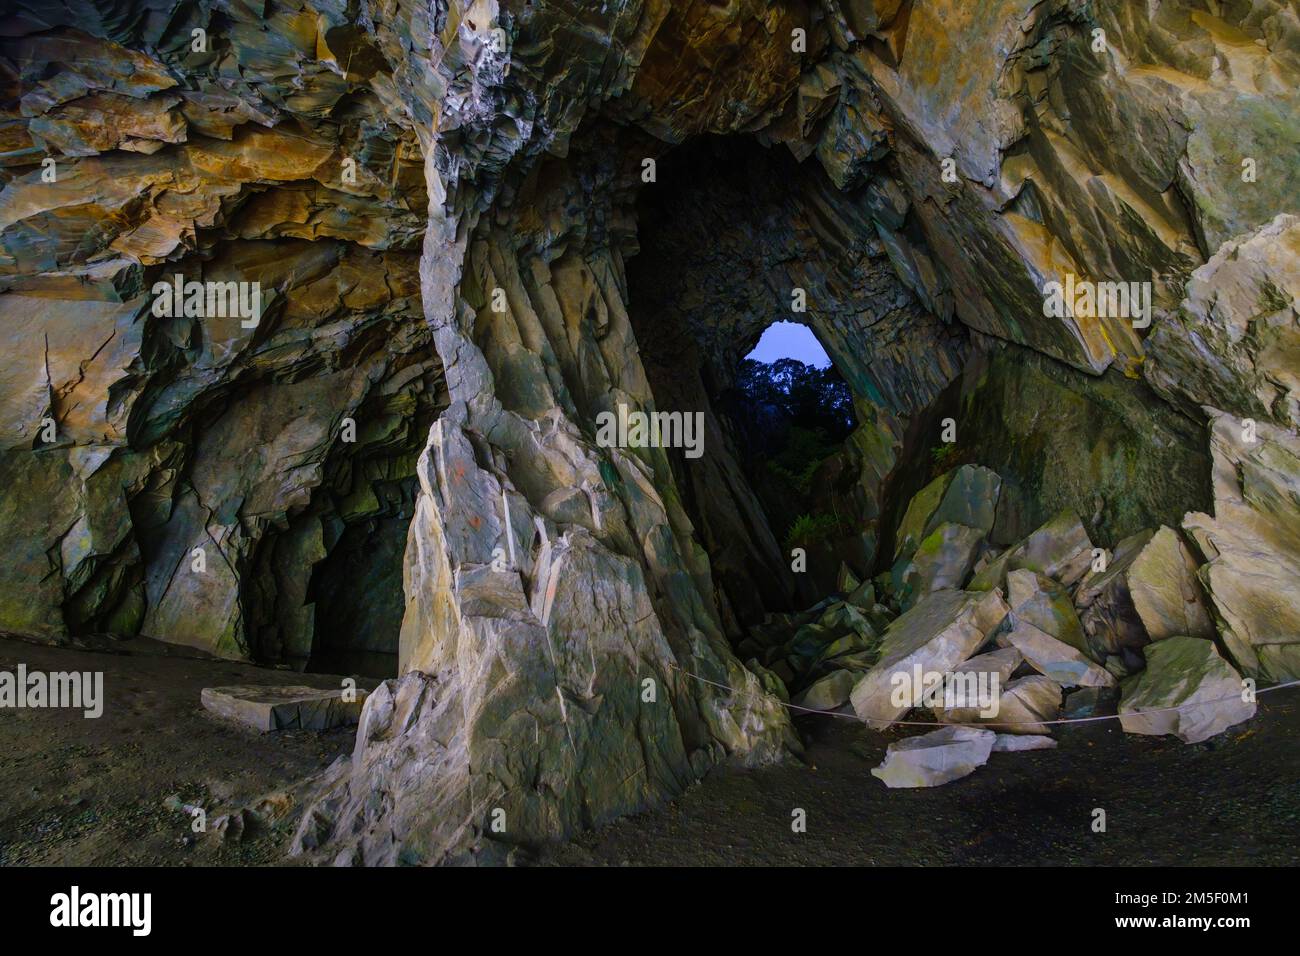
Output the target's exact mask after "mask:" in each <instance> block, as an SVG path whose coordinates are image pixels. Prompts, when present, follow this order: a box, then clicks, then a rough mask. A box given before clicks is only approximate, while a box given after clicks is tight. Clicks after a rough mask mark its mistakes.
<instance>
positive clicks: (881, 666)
mask: <svg viewBox="0 0 1300 956" xmlns="http://www.w3.org/2000/svg"><path fill="white" fill-rule="evenodd" d="M1006 613H1007V605H1006V602H1005V601H1003V600H1002V594H1001V592H1000V591H987V592H980V593H968V592H965V591H936V592H935V593H934V594H930V595H927V596H926V597H925V598H923V599H922V600H921V601H920V603H918V604H917V605H916V607H914V608H912V609H911V610H910V611H908V612H907V613H906V614H904V615H902V616H901V617H899V618H898V620H896V621H894V623H893V624H891V625H890V626H889V630H888V631H886V632H885V637H884V640H883V641H882V642H881V646H880V661H879V663H877V664H876V666H875V667H873V668H872V669H871V670H870V671H868V672H867V673H866V674H865V675H863V677H862V679H861V680H860V681H858V683H857V685H856V686H854V688H853V694H852V697H851V699H852V701H853V710H854V712H855V713H856V714H857V715H858V716H859V717H860V718H862V720H864V721H866V722H867V724H868V725H870V726H872V727H874V728H876V729H881V728H884V727H888V726H889V725H890V724H891V723H893V722H894V721H895V720H897V719H898V718H899V717H902V716H903V714H905V713H907V711H909V710H910V709H911V708H912V706H913V704H914V703H915V702H914V701H913V702H910V703H906V704H903V705H902V706H900V705H899V704H898V703H897V697H896V696H895V694H894V689H895V687H896V682H897V680H898V679H905V678H908V677H910V675H912V673H913V672H914V670H915V669H917V668H919V669H920V671H921V672H922V673H923V674H924V673H931V672H933V673H938V674H947V673H949V672H950V671H952V669H953V668H955V667H957V665H959V664H961V663H963V662H964V661H966V660H967V659H968V658H970V656H971V655H972V654H974V653H975V651H976V650H978V649H979V647H980V645H981V644H983V643H984V640H985V638H986V637H987V636H988V634H989V633H990V632H991V631H992V630H993V629H994V628H995V627H997V626H998V624H1000V623H1001V621H1002V619H1003V618H1004V617H1006Z"/></svg>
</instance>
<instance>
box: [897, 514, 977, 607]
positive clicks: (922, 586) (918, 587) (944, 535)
mask: <svg viewBox="0 0 1300 956" xmlns="http://www.w3.org/2000/svg"><path fill="white" fill-rule="evenodd" d="M984 535H985V532H984V531H982V530H980V529H979V528H971V527H968V526H967V525H964V524H954V523H952V522H944V523H943V524H941V525H939V526H938V527H936V528H935V529H934V530H933V531H932V532H930V533H929V534H928V535H926V537H925V539H924V540H922V541H921V543H920V544H919V545H918V546H917V548H916V551H915V552H914V553H913V554H912V556H911V557H910V558H904V559H902V560H900V561H899V562H898V563H897V564H895V565H894V570H893V580H894V594H895V595H896V597H897V598H898V604H899V607H900V608H901V609H902V610H904V611H906V610H908V609H909V608H911V607H912V606H913V605H915V604H916V602H917V601H918V600H920V599H921V598H923V597H924V596H925V595H927V594H931V593H933V592H934V591H939V590H943V589H948V588H959V587H961V586H962V585H963V584H965V583H966V579H967V578H968V577H970V572H971V568H972V567H973V566H974V564H975V558H976V556H977V555H978V554H979V548H980V544H981V543H982V542H983V540H984Z"/></svg>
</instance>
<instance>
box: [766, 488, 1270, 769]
mask: <svg viewBox="0 0 1300 956" xmlns="http://www.w3.org/2000/svg"><path fill="white" fill-rule="evenodd" d="M1001 485H1002V481H1001V479H1000V478H999V476H998V475H997V474H995V473H994V472H992V471H990V470H989V469H987V468H982V467H979V466H974V465H964V466H962V467H960V468H957V469H954V470H952V471H949V472H947V473H946V474H944V475H942V476H940V477H939V478H937V479H935V480H934V481H933V482H931V483H930V484H929V485H927V486H926V487H925V488H924V489H922V490H921V491H920V492H919V493H918V494H917V495H916V496H915V497H914V498H913V499H912V501H911V503H910V505H909V506H908V509H907V511H906V514H905V515H904V517H903V520H902V523H901V524H900V525H899V527H898V530H897V533H896V536H895V541H896V549H895V556H894V557H895V561H894V565H893V568H892V570H890V571H889V572H886V573H884V574H881V575H878V576H877V577H876V578H874V579H872V580H869V581H865V582H861V581H858V580H857V579H856V578H855V577H854V575H853V574H852V572H851V571H849V569H847V568H841V572H840V594H841V596H839V597H836V598H830V599H827V600H825V601H823V602H821V603H820V604H818V605H816V606H815V607H813V608H811V609H810V610H808V611H805V612H803V613H801V614H795V615H774V616H772V617H769V618H768V620H767V621H766V622H765V623H764V624H763V625H762V626H760V627H758V628H755V629H754V631H753V632H752V635H751V637H750V638H749V639H748V640H747V641H746V642H745V643H744V644H742V647H741V650H742V652H743V653H744V656H746V657H748V658H749V659H748V661H747V666H748V667H749V668H750V669H751V670H753V671H754V672H755V673H757V674H758V675H759V676H760V678H761V679H762V680H763V682H764V684H765V686H767V687H768V688H769V689H770V690H772V691H773V692H775V693H777V694H778V695H780V696H781V697H782V698H783V699H784V700H786V701H787V702H788V703H789V704H791V706H792V707H794V708H799V709H803V710H812V711H834V712H839V713H844V714H849V713H852V714H855V715H856V716H857V717H858V718H860V719H861V720H863V721H865V722H866V723H868V724H869V725H870V726H873V727H876V728H886V727H889V726H890V725H891V724H894V723H895V722H897V721H900V720H902V719H903V718H904V717H906V716H907V715H908V713H909V712H914V711H915V712H916V713H917V714H918V716H917V717H916V718H914V719H915V720H917V721H926V720H930V721H934V722H938V723H942V724H948V725H951V726H945V727H942V728H940V729H938V730H934V731H932V732H930V733H926V734H923V735H920V736H914V737H908V738H904V739H901V740H898V741H896V742H894V743H892V744H891V745H890V747H889V750H888V754H887V756H886V758H885V761H884V763H883V764H881V766H880V767H877V768H876V769H875V770H873V771H872V772H873V773H874V774H875V775H876V776H877V777H879V778H881V779H882V780H883V781H884V783H885V784H886V785H887V786H889V787H924V786H936V785H938V784H942V783H947V782H948V781H950V780H955V779H957V778H959V777H962V776H965V775H966V774H968V773H971V772H972V771H973V770H975V769H976V768H977V767H979V766H981V765H982V764H983V763H984V762H985V761H986V760H988V757H989V754H990V753H992V752H994V751H1000V750H1030V749H1039V748H1047V747H1053V746H1055V741H1054V740H1053V739H1052V737H1051V736H1050V733H1051V727H1052V723H1051V722H1053V721H1058V720H1061V719H1073V718H1079V717H1094V716H1097V717H1100V716H1107V715H1117V716H1118V719H1119V721H1120V724H1121V725H1122V727H1123V729H1124V730H1125V731H1128V732H1130V733H1137V734H1173V735H1175V736H1177V737H1178V738H1179V739H1181V740H1183V741H1184V742H1186V743H1197V742H1199V741H1202V740H1205V739H1207V738H1209V737H1211V736H1213V735H1215V734H1217V733H1220V732H1221V731H1223V730H1224V729H1226V728H1227V727H1230V726H1232V725H1233V724H1237V723H1240V722H1241V721H1244V720H1247V719H1249V718H1250V717H1252V716H1253V715H1254V712H1255V704H1254V702H1253V696H1252V695H1251V694H1248V693H1245V692H1244V689H1245V687H1246V685H1245V684H1244V682H1243V680H1242V677H1241V674H1240V673H1239V672H1238V670H1237V669H1236V668H1235V667H1234V666H1233V664H1232V663H1231V662H1230V660H1229V659H1228V657H1227V656H1225V654H1226V652H1221V649H1220V646H1219V643H1218V635H1217V634H1216V630H1215V623H1214V619H1213V617H1212V615H1211V613H1210V607H1209V603H1208V602H1207V600H1206V596H1205V594H1204V591H1203V590H1202V585H1201V583H1200V581H1199V580H1198V576H1197V568H1198V564H1197V561H1196V560H1195V558H1194V557H1193V554H1192V552H1191V551H1190V549H1189V546H1188V544H1187V543H1186V542H1185V541H1184V540H1183V538H1182V537H1181V535H1180V534H1179V532H1178V531H1177V530H1175V529H1173V528H1168V527H1162V528H1159V529H1158V530H1154V531H1151V530H1148V531H1143V532H1140V533H1138V534H1135V535H1133V536H1132V537H1129V538H1126V539H1124V540H1123V541H1121V542H1119V543H1118V544H1117V545H1116V547H1115V549H1114V552H1113V554H1111V553H1108V552H1106V551H1104V550H1102V549H1095V548H1094V547H1093V543H1092V541H1091V540H1090V539H1089V537H1088V533H1087V531H1086V530H1085V528H1084V526H1083V524H1082V522H1081V521H1080V520H1079V518H1078V517H1077V516H1075V515H1074V514H1071V513H1069V512H1066V513H1062V514H1059V515H1057V516H1056V517H1055V518H1053V519H1052V520H1050V521H1048V522H1047V523H1046V524H1044V525H1043V526H1042V527H1040V528H1039V529H1038V530H1036V531H1035V532H1034V533H1033V534H1031V535H1029V537H1027V538H1025V539H1024V540H1023V541H1021V542H1019V543H1018V544H1016V545H1013V546H1011V547H1009V548H1006V549H1005V550H999V549H997V548H995V547H993V546H992V545H990V544H989V541H988V539H989V536H990V532H991V531H992V530H993V527H994V522H995V517H996V513H997V504H998V497H999V493H1000V491H1001ZM954 674H965V675H968V676H969V675H971V674H974V675H977V676H978V677H979V678H980V679H981V680H982V683H981V684H979V685H978V686H982V687H985V688H992V689H995V691H996V696H995V698H994V700H995V701H996V706H993V705H992V704H993V701H989V702H988V703H989V706H981V707H976V706H971V701H969V700H965V701H961V702H959V703H961V704H964V706H952V703H953V698H952V697H949V698H947V699H943V698H939V699H938V700H937V703H936V699H935V698H934V697H928V698H925V699H924V701H923V702H924V703H927V704H935V706H931V707H929V708H928V709H929V714H926V713H925V710H916V708H914V707H913V703H914V702H916V701H918V700H921V698H919V697H914V696H913V697H909V696H908V694H907V693H904V694H902V695H901V696H900V694H899V693H898V689H899V688H900V686H908V685H907V682H908V681H909V680H913V675H917V676H920V675H942V676H944V677H946V676H947V675H954ZM967 686H972V685H970V684H968V685H967ZM789 689H794V690H795V691H796V693H795V694H794V696H793V697H791V696H790V693H789ZM914 689H915V688H914Z"/></svg>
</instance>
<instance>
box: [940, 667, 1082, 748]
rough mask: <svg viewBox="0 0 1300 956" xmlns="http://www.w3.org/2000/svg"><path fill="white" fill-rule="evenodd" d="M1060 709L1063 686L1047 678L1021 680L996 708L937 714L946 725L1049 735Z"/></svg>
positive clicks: (953, 709)
mask: <svg viewBox="0 0 1300 956" xmlns="http://www.w3.org/2000/svg"><path fill="white" fill-rule="evenodd" d="M1060 709H1061V685H1060V684H1058V683H1057V682H1056V681H1054V680H1052V679H1051V678H1048V677H1040V676H1037V675H1035V676H1033V677H1021V678H1020V679H1019V680H1013V681H1012V682H1011V683H1010V684H1007V685H1006V687H1005V688H1003V690H1002V693H1001V695H1000V696H999V697H998V701H997V706H996V707H995V708H991V709H981V708H979V707H950V708H947V709H944V710H940V711H937V712H936V717H938V719H939V720H941V721H943V722H944V723H946V724H985V725H988V726H990V727H996V728H997V730H998V732H999V733H1006V734H1048V733H1051V730H1050V728H1049V725H1047V724H1045V723H1041V721H1047V720H1055V719H1056V718H1057V717H1058V716H1059V714H1060Z"/></svg>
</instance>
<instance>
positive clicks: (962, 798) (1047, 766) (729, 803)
mask: <svg viewBox="0 0 1300 956" xmlns="http://www.w3.org/2000/svg"><path fill="white" fill-rule="evenodd" d="M800 729H801V730H802V731H803V733H804V737H805V740H806V741H807V742H808V753H807V758H808V760H809V765H808V766H797V765H795V766H789V767H778V768H770V769H764V770H752V771H737V770H722V771H715V772H714V773H713V774H711V775H710V776H709V777H708V778H706V779H705V780H704V782H703V783H701V784H699V785H698V786H696V787H694V788H692V789H691V790H690V791H688V792H687V793H686V794H684V795H683V796H682V797H681V798H680V799H679V800H677V801H675V802H674V803H672V804H670V805H669V806H668V807H666V808H664V809H662V810H659V811H656V812H652V813H647V814H642V815H640V816H637V817H633V818H628V819H625V820H621V821H617V822H615V823H613V824H611V825H609V826H607V827H605V828H603V829H601V830H597V831H596V832H594V833H589V834H586V835H584V836H582V837H579V838H578V839H577V840H575V841H573V842H572V843H570V844H567V845H565V846H563V847H558V848H555V849H553V850H550V851H548V852H546V853H544V854H543V855H542V857H541V862H542V863H544V864H548V865H560V866H562V865H573V864H585V865H601V866H620V865H661V866H801V865H845V866H856V865H890V864H893V865H961V864H981V865H1099V864H1105V865H1119V866H1123V865H1155V864H1161V865H1172V866H1179V865H1209V864H1222V865H1229V866H1232V865H1236V866H1242V865H1295V864H1296V863H1297V862H1300V688H1292V689H1288V690H1281V691H1277V692H1276V693H1273V694H1266V695H1264V696H1263V697H1261V698H1260V710H1259V713H1258V714H1257V715H1256V717H1255V719H1254V720H1252V721H1249V722H1247V723H1245V724H1239V725H1238V726H1236V727H1233V728H1231V729H1229V730H1228V731H1227V732H1226V733H1224V734H1221V735H1219V736H1218V737H1215V738H1212V739H1211V740H1208V741H1206V742H1204V743H1201V744H1194V745H1190V746H1189V745H1186V744H1183V743H1181V742H1179V741H1178V740H1177V739H1175V738H1172V737H1169V738H1154V737H1139V736H1136V735H1131V734H1124V733H1122V732H1121V731H1120V730H1119V729H1118V725H1117V723H1116V722H1112V721H1105V722H1101V723H1098V724H1091V725H1082V726H1075V727H1069V728H1065V729H1064V730H1062V731H1060V732H1058V734H1057V736H1058V737H1059V738H1060V745H1059V747H1058V748H1057V749H1056V750H1049V751H1036V752H1027V753H999V754H994V755H993V756H992V758H991V759H990V760H989V763H988V764H986V765H985V766H984V767H981V768H980V769H978V770H976V771H975V773H973V774H972V775H970V776H969V777H966V778H964V779H962V780H958V781H955V782H953V783H949V784H947V785H945V786H942V787H934V788H930V789H924V790H889V789H887V788H886V787H885V786H884V784H882V783H881V782H880V781H879V780H877V779H876V778H875V777H873V776H871V772H870V771H871V768H872V767H874V766H877V765H878V764H879V763H880V761H881V760H882V759H883V758H884V753H885V747H886V746H887V745H888V743H889V741H890V740H893V739H896V737H897V736H898V734H895V733H893V732H891V733H888V734H884V733H878V732H874V731H871V730H868V729H866V728H865V727H863V726H862V725H860V724H857V723H856V722H853V721H848V720H834V719H830V718H813V719H812V721H811V722H801V725H800ZM917 732H923V731H918V730H912V731H910V733H917ZM1097 807H1100V808H1102V809H1104V810H1105V811H1106V832H1105V833H1094V832H1093V830H1092V821H1093V809H1094V808H1097ZM795 808H801V809H803V810H804V811H805V812H806V818H807V831H806V832H805V833H802V834H796V833H794V832H792V829H791V819H792V818H791V812H792V811H793V810H794V809H795Z"/></svg>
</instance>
